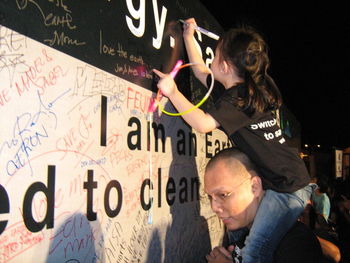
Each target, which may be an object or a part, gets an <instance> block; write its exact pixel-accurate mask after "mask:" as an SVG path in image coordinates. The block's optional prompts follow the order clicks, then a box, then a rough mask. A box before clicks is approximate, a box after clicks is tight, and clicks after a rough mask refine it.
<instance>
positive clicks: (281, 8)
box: [200, 0, 350, 149]
mask: <svg viewBox="0 0 350 263" xmlns="http://www.w3.org/2000/svg"><path fill="white" fill-rule="evenodd" d="M200 1H201V2H202V3H203V4H204V5H205V6H206V7H207V9H208V10H209V12H210V13H211V14H213V16H214V17H215V18H216V19H217V20H218V22H219V23H220V24H221V25H222V27H223V28H224V29H225V30H227V29H228V28H230V27H232V26H235V25H236V24H237V23H246V24H249V25H252V26H254V27H255V28H256V29H257V30H258V31H259V32H260V33H262V34H263V36H264V38H265V40H266V41H267V43H268V45H269V49H270V58H271V68H270V75H271V76H272V77H273V78H274V79H275V81H276V82H277V84H278V86H279V88H280V90H281V92H282V95H283V98H284V102H285V104H286V106H287V107H288V109H289V110H290V111H291V112H292V113H293V114H294V115H295V117H296V118H297V120H298V121H299V122H300V125H301V142H302V144H305V143H307V144H309V145H311V146H315V145H317V144H320V145H321V148H324V149H330V148H331V147H339V148H346V147H349V146H350V140H349V138H350V124H349V104H350V103H349V98H350V96H349V89H350V84H349V81H348V79H349V77H350V71H349V69H350V67H349V65H350V15H349V13H348V11H347V10H348V8H346V7H345V6H344V4H339V3H338V1H335V2H329V1H327V2H325V3H324V4H321V3H319V2H316V1H315V4H313V3H310V1H304V2H303V3H298V2H295V1H280V3H279V4H276V3H274V4H272V3H269V4H267V1H251V0H250V1H225V0H215V1H213V0H200ZM312 2H313V1H312ZM228 3H229V5H230V6H232V7H229V6H228Z"/></svg>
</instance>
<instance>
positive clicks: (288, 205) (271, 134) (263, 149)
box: [154, 18, 313, 263]
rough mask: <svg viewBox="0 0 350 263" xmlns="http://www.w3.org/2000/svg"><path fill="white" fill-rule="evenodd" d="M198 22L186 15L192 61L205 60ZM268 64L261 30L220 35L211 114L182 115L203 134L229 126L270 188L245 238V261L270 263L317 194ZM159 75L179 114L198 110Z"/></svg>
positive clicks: (206, 76)
mask: <svg viewBox="0 0 350 263" xmlns="http://www.w3.org/2000/svg"><path fill="white" fill-rule="evenodd" d="M195 26H196V22H195V20H194V19H193V18H192V19H188V20H186V23H185V25H184V33H183V36H184V41H185V46H186V50H187V54H188V57H189V60H190V62H192V63H197V64H203V65H204V62H203V59H202V57H201V56H200V54H199V52H198V50H197V46H196V44H195V41H194V32H195ZM269 65H270V61H269V56H268V52H267V45H266V42H265V41H264V39H263V38H262V37H261V35H260V34H259V33H258V32H257V31H255V30H254V29H252V28H250V27H238V28H234V29H231V30H229V31H228V32H226V33H225V34H224V35H223V36H222V37H221V38H220V39H219V41H218V43H217V47H216V50H215V57H214V60H213V62H212V64H211V70H212V72H213V74H214V78H215V86H214V89H213V92H212V96H213V98H214V102H215V105H214V107H212V108H211V109H210V110H209V111H208V112H204V111H203V110H201V109H199V108H197V109H195V110H193V111H191V112H190V113H188V114H184V115H182V117H183V118H184V120H185V121H186V122H187V123H188V124H189V125H190V126H191V127H193V128H194V129H195V130H197V131H199V132H202V133H206V132H210V131H212V130H214V129H216V128H220V129H222V130H224V132H225V133H226V134H227V135H228V136H229V137H230V139H231V140H232V141H233V143H234V144H235V146H237V147H238V148H239V149H240V150H241V151H242V152H244V153H245V154H247V155H248V156H249V157H250V158H251V159H252V161H253V162H254V163H255V164H256V165H257V167H258V168H257V169H258V171H259V175H260V178H261V180H262V183H263V186H264V189H266V191H265V192H264V193H265V194H264V195H263V199H262V200H261V202H259V209H258V211H257V214H256V216H255V217H254V223H253V222H252V223H253V224H252V226H251V228H250V231H249V236H248V237H247V239H246V240H245V246H244V249H243V251H242V257H243V263H268V262H272V258H273V252H274V250H275V249H276V247H277V244H278V243H279V241H280V240H281V238H282V237H283V236H284V235H285V234H286V232H287V231H288V229H290V228H291V227H292V226H293V225H294V223H295V221H296V219H297V218H298V217H299V215H300V214H301V213H302V211H303V210H304V207H305V205H306V200H309V199H310V195H311V192H312V191H313V190H312V187H311V186H310V185H309V180H310V178H309V174H308V172H307V169H306V167H305V164H304V162H303V161H302V159H301V158H300V156H299V155H298V153H297V152H296V151H293V150H292V149H291V148H290V147H288V145H287V144H286V142H285V139H284V138H283V135H282V131H281V129H280V127H279V125H278V123H277V120H276V116H275V111H276V110H278V109H279V107H280V105H281V104H282V99H281V94H280V91H279V89H278V88H277V86H276V85H275V83H274V81H273V80H272V78H271V77H270V76H269V75H268V69H269ZM154 72H155V73H156V74H157V75H158V76H159V77H160V80H159V82H158V84H157V86H158V88H159V89H160V90H161V92H162V94H163V95H164V96H166V97H168V98H169V99H170V101H171V102H172V104H173V105H174V106H175V108H176V109H177V110H178V111H179V112H182V111H185V110H188V109H190V108H192V107H193V104H192V103H191V102H190V101H188V100H187V99H186V98H185V96H184V95H183V94H182V93H181V92H180V91H179V90H178V89H177V86H176V83H175V82H174V80H173V78H172V77H171V75H169V74H164V73H162V72H160V71H158V70H156V69H154ZM193 72H194V75H195V76H196V77H197V78H198V79H199V80H200V81H201V82H202V83H203V84H204V85H207V83H211V81H212V80H211V75H210V73H209V71H208V69H207V67H205V66H195V67H193ZM233 229H237V228H233ZM239 233H240V231H237V232H236V231H235V232H233V233H232V235H235V234H237V235H239Z"/></svg>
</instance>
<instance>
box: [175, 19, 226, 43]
mask: <svg viewBox="0 0 350 263" xmlns="http://www.w3.org/2000/svg"><path fill="white" fill-rule="evenodd" d="M179 21H180V22H181V23H182V24H184V25H188V23H186V22H185V21H184V20H182V19H179ZM194 29H195V30H197V31H199V32H201V33H202V34H204V35H207V36H208V37H210V38H213V39H215V40H219V38H220V37H219V36H218V35H216V34H214V33H212V32H210V31H208V30H206V29H204V28H201V27H199V26H195V27H194Z"/></svg>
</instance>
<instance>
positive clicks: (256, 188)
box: [251, 175, 263, 196]
mask: <svg viewBox="0 0 350 263" xmlns="http://www.w3.org/2000/svg"><path fill="white" fill-rule="evenodd" d="M251 182H252V192H253V194H254V195H255V196H260V195H261V193H262V191H263V187H262V181H261V178H260V177H259V176H257V175H255V176H253V177H252V179H251Z"/></svg>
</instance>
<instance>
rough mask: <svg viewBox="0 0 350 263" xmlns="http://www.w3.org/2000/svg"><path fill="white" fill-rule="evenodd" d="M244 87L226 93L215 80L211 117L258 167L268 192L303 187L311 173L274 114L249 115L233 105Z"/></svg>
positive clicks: (269, 112)
mask: <svg viewBox="0 0 350 263" xmlns="http://www.w3.org/2000/svg"><path fill="white" fill-rule="evenodd" d="M208 76H209V77H208V78H207V82H210V81H211V80H210V75H208ZM242 88H243V87H242V86H234V87H232V88H230V89H227V90H225V88H224V87H223V86H222V85H221V83H220V82H218V81H215V86H214V90H213V92H212V97H213V99H214V106H213V107H212V108H210V109H209V110H208V114H210V115H211V116H212V117H213V118H214V119H215V120H216V121H217V122H218V123H219V124H220V126H221V129H222V130H223V131H224V132H225V133H226V134H227V135H228V136H229V137H230V139H231V140H232V141H233V143H234V144H235V145H236V146H237V147H238V148H239V149H240V150H241V151H243V152H244V153H246V154H247V155H248V156H249V157H250V159H251V160H252V161H253V162H254V163H255V164H256V166H257V167H258V172H259V175H260V177H261V178H262V181H263V185H264V188H265V189H272V190H275V191H277V192H288V193H292V192H295V191H296V190H298V189H301V188H303V187H304V186H306V185H307V184H308V183H309V181H310V177H309V174H308V171H307V169H306V166H305V164H304V162H303V160H302V159H301V158H300V156H299V153H298V152H297V150H296V149H293V148H291V147H289V146H288V145H287V143H286V141H285V139H284V138H283V134H282V130H281V129H280V127H279V124H278V123H277V119H276V116H275V114H274V112H272V111H267V112H263V113H260V112H258V113H254V114H247V113H245V112H244V111H242V110H240V109H239V108H238V107H236V106H235V105H234V101H235V100H236V99H237V98H238V97H240V92H241V90H242Z"/></svg>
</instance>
